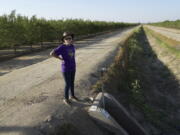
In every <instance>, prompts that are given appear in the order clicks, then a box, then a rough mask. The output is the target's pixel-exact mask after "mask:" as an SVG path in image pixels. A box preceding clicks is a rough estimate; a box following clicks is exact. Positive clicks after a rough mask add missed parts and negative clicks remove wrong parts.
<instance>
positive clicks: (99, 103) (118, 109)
mask: <svg viewBox="0 0 180 135" xmlns="http://www.w3.org/2000/svg"><path fill="white" fill-rule="evenodd" d="M104 102H105V108H104V104H103V94H102V93H99V94H98V95H97V97H96V99H95V101H94V103H93V105H92V107H91V108H90V111H91V110H93V108H94V110H93V111H94V112H93V114H90V115H91V116H92V117H93V118H94V119H95V120H96V121H98V123H100V122H99V121H106V122H107V120H105V119H102V118H101V117H102V116H101V117H100V115H99V116H98V114H97V113H98V110H104V112H105V113H106V114H105V115H110V116H109V117H107V119H109V122H107V124H109V125H113V127H114V126H115V127H120V130H119V131H122V132H123V134H122V133H121V134H122V135H124V134H128V135H147V133H146V132H145V130H144V129H143V128H142V127H141V125H140V124H139V123H138V122H137V121H136V120H135V119H134V118H133V117H132V116H131V115H130V114H129V113H128V112H127V111H126V109H125V108H124V107H123V106H122V105H121V104H120V103H119V102H118V101H117V100H116V99H115V98H114V97H113V96H111V95H110V94H108V93H104ZM95 108H96V109H95ZM102 108H103V109H102ZM90 113H92V112H90ZM102 113H103V111H102ZM93 115H94V116H93ZM109 128H111V126H109ZM111 130H112V131H113V130H114V129H111ZM116 133H117V132H116ZM119 133H120V132H119Z"/></svg>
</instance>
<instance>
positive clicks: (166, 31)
mask: <svg viewBox="0 0 180 135" xmlns="http://www.w3.org/2000/svg"><path fill="white" fill-rule="evenodd" d="M146 27H148V28H150V29H152V30H154V31H155V32H158V33H160V34H162V35H164V36H166V37H168V38H171V39H173V40H176V41H180V30H178V29H171V28H164V27H157V26H150V25H146Z"/></svg>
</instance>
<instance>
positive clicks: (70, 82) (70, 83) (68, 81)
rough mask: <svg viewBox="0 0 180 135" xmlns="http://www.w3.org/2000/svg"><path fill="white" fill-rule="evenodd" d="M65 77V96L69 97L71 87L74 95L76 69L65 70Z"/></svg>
mask: <svg viewBox="0 0 180 135" xmlns="http://www.w3.org/2000/svg"><path fill="white" fill-rule="evenodd" d="M63 77H64V81H65V88H64V96H65V99H69V89H70V90H71V96H74V80H75V71H69V72H63Z"/></svg>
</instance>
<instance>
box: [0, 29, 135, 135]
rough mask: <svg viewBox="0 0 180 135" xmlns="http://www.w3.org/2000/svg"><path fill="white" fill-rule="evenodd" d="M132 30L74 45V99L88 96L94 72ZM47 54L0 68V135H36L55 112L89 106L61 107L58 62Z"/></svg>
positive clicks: (109, 61)
mask: <svg viewBox="0 0 180 135" xmlns="http://www.w3.org/2000/svg"><path fill="white" fill-rule="evenodd" d="M132 30H133V28H129V29H126V30H123V31H122V30H121V31H120V30H119V31H116V32H111V33H108V34H104V35H100V36H97V37H94V38H90V39H86V40H83V41H79V42H77V43H75V45H76V47H77V51H76V61H77V72H76V81H75V92H76V94H77V96H78V97H80V98H81V99H83V98H85V97H87V96H89V92H90V86H91V85H92V84H93V83H95V82H96V81H97V79H98V70H99V69H100V67H102V66H108V65H109V64H110V63H111V62H112V61H113V57H114V56H115V54H116V51H117V47H118V43H119V42H122V41H123V40H124V39H125V38H126V37H127V36H128V35H129V34H130V33H131V32H132ZM50 51H51V49H49V50H46V51H43V52H40V53H34V54H31V55H27V56H22V57H18V58H15V59H12V60H10V61H6V62H3V63H1V64H0V75H1V76H0V134H5V135H7V134H10V135H20V134H23V135H27V134H28V135H31V134H33V135H36V134H40V132H39V130H37V129H36V128H35V127H36V126H38V125H39V124H40V123H42V122H44V121H46V120H47V119H48V117H49V116H52V115H54V114H55V113H57V111H58V113H59V115H60V114H62V115H63V114H65V113H66V112H68V111H69V110H71V111H72V110H73V109H75V108H78V107H79V106H89V105H90V104H88V103H87V102H84V103H74V105H73V108H71V109H69V108H68V107H67V106H64V105H63V103H62V99H63V87H64V81H63V78H62V75H61V72H60V61H59V60H58V59H55V58H51V57H49V52H50ZM91 126H92V127H93V125H91ZM92 132H93V130H92V131H89V134H92ZM96 132H98V129H97V131H96Z"/></svg>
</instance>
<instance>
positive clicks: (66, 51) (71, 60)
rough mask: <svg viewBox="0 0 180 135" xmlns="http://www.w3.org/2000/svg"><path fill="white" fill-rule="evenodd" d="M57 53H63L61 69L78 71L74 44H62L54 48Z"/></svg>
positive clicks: (63, 70)
mask: <svg viewBox="0 0 180 135" xmlns="http://www.w3.org/2000/svg"><path fill="white" fill-rule="evenodd" d="M54 53H55V54H56V55H58V56H59V55H61V57H62V58H63V61H62V63H61V71H62V72H69V71H76V61H75V47H74V45H72V44H71V45H64V44H62V45H60V46H58V47H57V48H55V49H54Z"/></svg>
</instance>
